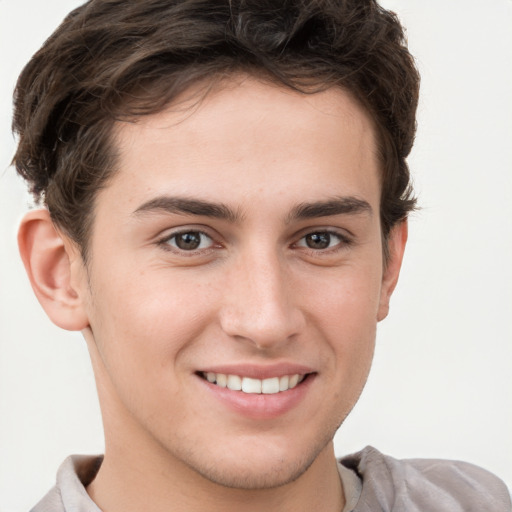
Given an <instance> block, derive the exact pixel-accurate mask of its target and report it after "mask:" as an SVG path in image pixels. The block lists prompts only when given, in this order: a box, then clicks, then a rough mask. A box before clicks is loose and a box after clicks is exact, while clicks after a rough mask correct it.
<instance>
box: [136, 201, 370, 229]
mask: <svg viewBox="0 0 512 512" xmlns="http://www.w3.org/2000/svg"><path fill="white" fill-rule="evenodd" d="M155 212H163V213H177V214H184V215H197V216H201V217H211V218H216V219H222V220H227V221H229V222H239V221H240V220H241V219H242V214H241V212H240V211H239V210H238V211H236V210H233V209H232V208H230V207H229V206H227V205H225V204H223V203H212V202H210V201H205V200H202V199H189V198H186V197H175V196H159V197H155V198H154V199H151V200H149V201H147V202H145V203H143V204H142V205H141V206H139V207H138V208H137V209H136V210H135V211H134V212H133V214H134V215H137V216H138V215H143V214H146V213H155ZM361 213H367V214H369V215H372V213H373V210H372V207H371V206H370V204H369V203H368V202H367V201H364V200H363V199H358V198H357V197H353V196H347V197H334V198H331V199H327V200H325V201H315V202H312V203H300V204H298V205H297V206H295V207H294V208H293V209H292V210H291V212H290V213H289V214H288V215H287V217H286V223H290V222H292V221H294V220H307V219H314V218H317V217H329V216H333V215H356V214H361Z"/></svg>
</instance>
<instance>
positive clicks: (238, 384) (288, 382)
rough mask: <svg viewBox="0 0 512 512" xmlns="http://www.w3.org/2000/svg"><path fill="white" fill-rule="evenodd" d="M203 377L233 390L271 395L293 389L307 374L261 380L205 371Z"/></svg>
mask: <svg viewBox="0 0 512 512" xmlns="http://www.w3.org/2000/svg"><path fill="white" fill-rule="evenodd" d="M203 377H204V378H205V379H206V380H207V381H208V382H211V383H212V384H216V385H217V386H219V387H221V388H226V387H227V388H228V389H231V390H232V391H242V392H243V393H251V394H261V393H262V394H265V395H271V394H275V393H279V392H281V391H288V390H289V389H293V388H294V387H295V386H297V384H299V383H300V382H302V381H303V380H304V378H305V375H299V374H298V373H295V374H293V375H283V376H282V377H271V378H269V379H263V380H261V379H253V378H251V377H240V376H238V375H226V374H225V373H214V372H205V373H203Z"/></svg>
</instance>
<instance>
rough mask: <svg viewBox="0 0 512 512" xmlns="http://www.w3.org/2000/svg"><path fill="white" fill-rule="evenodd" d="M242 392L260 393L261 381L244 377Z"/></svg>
mask: <svg viewBox="0 0 512 512" xmlns="http://www.w3.org/2000/svg"><path fill="white" fill-rule="evenodd" d="M242 391H243V392H244V393H261V380H260V379H251V378H249V377H244V378H243V379H242Z"/></svg>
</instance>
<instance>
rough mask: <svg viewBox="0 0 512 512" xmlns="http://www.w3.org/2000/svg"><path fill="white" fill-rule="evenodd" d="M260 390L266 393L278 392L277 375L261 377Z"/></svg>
mask: <svg viewBox="0 0 512 512" xmlns="http://www.w3.org/2000/svg"><path fill="white" fill-rule="evenodd" d="M261 392H262V393H265V394H266V395H271V394H274V393H279V377H273V378H272V379H263V380H262V381H261Z"/></svg>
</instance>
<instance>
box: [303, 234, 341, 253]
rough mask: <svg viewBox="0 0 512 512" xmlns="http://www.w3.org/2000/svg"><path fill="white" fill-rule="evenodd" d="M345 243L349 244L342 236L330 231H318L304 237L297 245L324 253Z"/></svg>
mask: <svg viewBox="0 0 512 512" xmlns="http://www.w3.org/2000/svg"><path fill="white" fill-rule="evenodd" d="M343 243H348V241H347V240H345V239H344V237H343V236H342V235H338V234H336V233H330V232H329V231H316V232H313V233H309V234H307V235H305V236H304V237H302V238H301V239H300V240H299V242H298V243H297V246H298V247H307V248H308V249H314V250H317V251H322V250H325V249H332V248H333V247H336V246H337V245H341V244H343Z"/></svg>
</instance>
